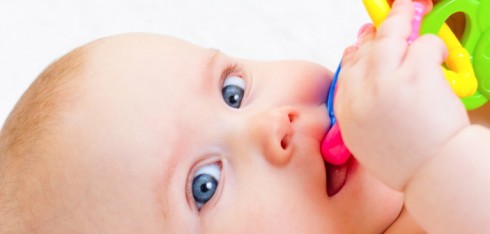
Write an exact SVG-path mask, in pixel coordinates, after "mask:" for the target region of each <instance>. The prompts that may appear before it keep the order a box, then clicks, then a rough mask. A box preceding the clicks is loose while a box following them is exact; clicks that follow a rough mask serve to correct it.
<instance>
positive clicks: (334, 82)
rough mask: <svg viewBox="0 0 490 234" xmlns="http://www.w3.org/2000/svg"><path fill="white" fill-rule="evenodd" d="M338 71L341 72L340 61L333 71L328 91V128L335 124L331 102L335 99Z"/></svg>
mask: <svg viewBox="0 0 490 234" xmlns="http://www.w3.org/2000/svg"><path fill="white" fill-rule="evenodd" d="M340 70H342V61H340V63H339V66H338V67H337V71H335V74H334V76H333V79H332V83H331V84H330V88H329V89H328V96H327V110H328V116H329V117H330V127H332V126H333V125H334V124H335V122H336V119H335V113H334V110H333V102H334V97H335V88H336V87H337V81H338V79H339V74H340Z"/></svg>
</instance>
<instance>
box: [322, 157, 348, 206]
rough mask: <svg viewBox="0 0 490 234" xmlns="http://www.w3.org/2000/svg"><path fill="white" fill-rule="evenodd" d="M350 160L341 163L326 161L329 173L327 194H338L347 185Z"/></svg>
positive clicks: (330, 195) (327, 172)
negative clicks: (335, 163) (334, 163)
mask: <svg viewBox="0 0 490 234" xmlns="http://www.w3.org/2000/svg"><path fill="white" fill-rule="evenodd" d="M351 160H352V159H350V160H348V161H347V162H345V163H344V164H341V165H333V164H330V163H328V162H325V169H326V174H327V194H328V196H329V197H332V196H334V195H335V194H337V193H338V192H339V191H340V190H342V188H343V187H344V185H345V182H346V181H347V174H348V171H349V168H350V166H349V165H350V161H351Z"/></svg>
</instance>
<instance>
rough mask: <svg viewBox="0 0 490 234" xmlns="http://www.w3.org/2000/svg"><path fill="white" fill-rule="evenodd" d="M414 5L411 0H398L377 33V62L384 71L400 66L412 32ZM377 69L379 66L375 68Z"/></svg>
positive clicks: (375, 57)
mask: <svg viewBox="0 0 490 234" xmlns="http://www.w3.org/2000/svg"><path fill="white" fill-rule="evenodd" d="M412 16H413V7H412V2H411V0H397V1H395V3H394V4H393V8H392V10H391V12H390V14H389V15H388V17H387V18H386V20H385V21H384V22H383V23H382V24H381V26H380V27H379V29H378V32H377V34H376V47H375V51H376V52H377V53H376V55H375V56H374V59H376V64H378V65H380V66H381V67H380V69H381V70H382V71H391V69H395V68H397V67H398V66H399V64H400V63H401V61H402V60H403V58H404V56H405V52H406V49H407V46H408V43H407V38H408V36H409V35H410V33H411V30H412V28H411V22H412ZM375 69H377V68H375Z"/></svg>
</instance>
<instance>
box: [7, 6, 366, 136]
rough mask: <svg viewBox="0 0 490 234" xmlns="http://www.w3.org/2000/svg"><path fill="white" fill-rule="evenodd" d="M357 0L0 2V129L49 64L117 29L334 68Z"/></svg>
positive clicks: (349, 36)
mask: <svg viewBox="0 0 490 234" xmlns="http://www.w3.org/2000/svg"><path fill="white" fill-rule="evenodd" d="M366 22H369V18H368V16H367V14H366V12H365V10H364V6H363V4H362V1H361V0H71V1H70V0H0V126H1V125H3V123H4V121H5V119H6V118H7V115H8V113H9V112H10V111H11V110H12V108H13V107H14V105H15V103H16V102H17V100H18V99H19V98H20V96H21V95H22V93H23V92H24V91H25V90H26V89H27V88H28V86H29V85H30V83H31V82H32V81H33V80H34V79H35V78H36V76H37V75H38V74H39V73H40V72H41V71H42V70H43V69H44V68H45V67H46V66H47V65H49V64H50V63H51V62H52V61H54V60H55V59H56V58H59V57H60V56H62V55H63V54H65V53H67V52H69V51H70V50H72V49H74V48H75V47H77V46H80V45H82V44H85V43H87V42H90V41H92V40H95V39H98V38H100V37H104V36H109V35H114V34H119V33H125V32H152V33H159V34H167V35H172V36H176V37H180V38H182V39H184V40H187V41H190V42H192V43H196V44H199V45H201V46H205V47H213V48H217V49H220V50H221V51H223V52H225V53H227V54H230V55H233V56H237V57H243V58H249V59H260V60H268V59H306V60H310V61H314V62H317V63H320V64H322V65H325V66H327V67H329V68H330V69H331V70H334V69H335V68H336V66H337V63H338V62H339V60H340V57H341V55H342V51H343V49H344V48H345V47H346V46H348V45H350V44H352V43H354V41H355V38H356V34H357V31H358V28H359V27H360V26H361V25H362V24H364V23H366Z"/></svg>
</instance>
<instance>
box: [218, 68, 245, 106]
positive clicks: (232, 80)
mask: <svg viewBox="0 0 490 234" xmlns="http://www.w3.org/2000/svg"><path fill="white" fill-rule="evenodd" d="M244 93H245V81H244V80H243V79H242V78H241V77H238V76H229V77H226V79H225V80H224V82H223V88H221V94H222V95H223V99H224V100H225V103H226V104H227V105H228V106H230V107H233V108H237V109H238V108H240V105H241V104H242V99H243V94H244Z"/></svg>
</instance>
